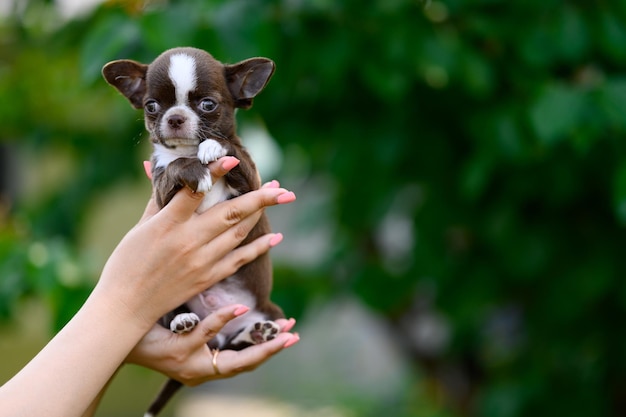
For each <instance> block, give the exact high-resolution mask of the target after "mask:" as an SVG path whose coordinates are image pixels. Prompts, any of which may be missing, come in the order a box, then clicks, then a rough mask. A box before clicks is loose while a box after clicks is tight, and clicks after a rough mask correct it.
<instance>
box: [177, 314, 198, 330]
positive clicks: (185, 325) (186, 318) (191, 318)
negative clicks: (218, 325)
mask: <svg viewBox="0 0 626 417" xmlns="http://www.w3.org/2000/svg"><path fill="white" fill-rule="evenodd" d="M198 323H200V317H198V315H197V314H195V313H181V314H178V315H177V316H176V317H174V319H173V320H172V321H171V322H170V330H171V331H173V332H174V333H188V332H190V331H191V330H192V329H193V328H194V327H196V325H197V324H198Z"/></svg>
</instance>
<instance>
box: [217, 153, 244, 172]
mask: <svg viewBox="0 0 626 417" xmlns="http://www.w3.org/2000/svg"><path fill="white" fill-rule="evenodd" d="M240 162H241V161H240V160H239V159H237V158H235V157H234V156H229V157H228V158H227V159H226V160H225V161H224V162H222V168H224V169H225V170H226V171H230V170H231V169H233V168H235V167H236V166H237V165H239V163H240Z"/></svg>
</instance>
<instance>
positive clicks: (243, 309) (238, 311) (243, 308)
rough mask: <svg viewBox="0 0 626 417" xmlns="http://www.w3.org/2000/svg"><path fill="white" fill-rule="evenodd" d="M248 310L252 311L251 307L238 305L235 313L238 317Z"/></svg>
mask: <svg viewBox="0 0 626 417" xmlns="http://www.w3.org/2000/svg"><path fill="white" fill-rule="evenodd" d="M248 311H250V307H247V306H240V307H237V308H236V309H235V311H233V314H234V315H235V316H236V317H238V316H241V315H242V314H246V313H247V312H248Z"/></svg>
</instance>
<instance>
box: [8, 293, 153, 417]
mask: <svg viewBox="0 0 626 417" xmlns="http://www.w3.org/2000/svg"><path fill="white" fill-rule="evenodd" d="M107 301H108V300H106V298H104V297H101V296H100V297H99V296H94V295H92V297H90V299H89V300H88V301H87V302H86V303H85V305H84V306H83V307H82V308H81V310H80V311H79V312H78V313H77V314H76V315H75V316H74V318H73V319H72V320H71V321H70V322H69V323H68V324H67V325H66V326H65V327H64V328H63V329H62V330H61V331H60V332H59V333H58V334H57V335H56V336H55V337H54V338H53V339H52V340H51V341H50V342H49V343H48V345H47V346H46V347H45V348H44V349H43V350H42V351H41V352H40V353H39V354H38V355H37V356H36V357H35V358H34V359H33V360H32V361H31V362H30V363H29V364H28V365H26V366H25V367H24V368H23V369H22V370H21V371H20V372H19V373H18V374H17V375H16V376H15V377H13V378H12V379H11V380H10V381H8V382H7V383H6V384H5V385H4V386H2V387H1V388H0V416H1V417H5V416H6V417H9V416H10V417H35V416H36V417H39V416H44V415H45V416H48V417H73V416H77V417H78V416H82V415H83V414H84V413H85V411H86V410H87V409H88V408H89V406H90V405H91V404H92V403H93V402H94V400H96V399H97V397H98V395H99V393H101V391H102V390H103V387H105V386H106V384H107V382H108V381H109V380H110V379H111V378H112V376H113V375H114V374H115V372H116V370H117V369H118V367H119V366H120V364H121V363H122V362H123V360H124V358H125V357H126V355H127V354H128V352H129V351H130V350H131V349H132V347H133V346H134V345H135V344H137V342H138V341H139V340H140V339H141V337H142V336H143V335H144V334H145V332H146V331H147V330H148V329H144V328H143V327H142V326H140V325H138V323H139V322H138V321H137V320H136V319H135V318H133V317H130V316H129V314H128V313H124V312H123V311H122V312H116V311H114V306H111V305H110V303H108V302H107ZM122 310H123V309H122ZM112 315H113V316H115V317H111V316H112Z"/></svg>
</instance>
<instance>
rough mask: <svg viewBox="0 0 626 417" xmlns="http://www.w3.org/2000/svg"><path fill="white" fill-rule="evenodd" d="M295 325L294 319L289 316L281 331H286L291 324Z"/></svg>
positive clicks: (291, 326) (289, 328)
mask: <svg viewBox="0 0 626 417" xmlns="http://www.w3.org/2000/svg"><path fill="white" fill-rule="evenodd" d="M295 325H296V319H294V318H290V319H289V321H288V322H287V324H286V325H285V327H284V328H283V329H282V330H283V332H288V331H290V330H291V329H293V326H295Z"/></svg>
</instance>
